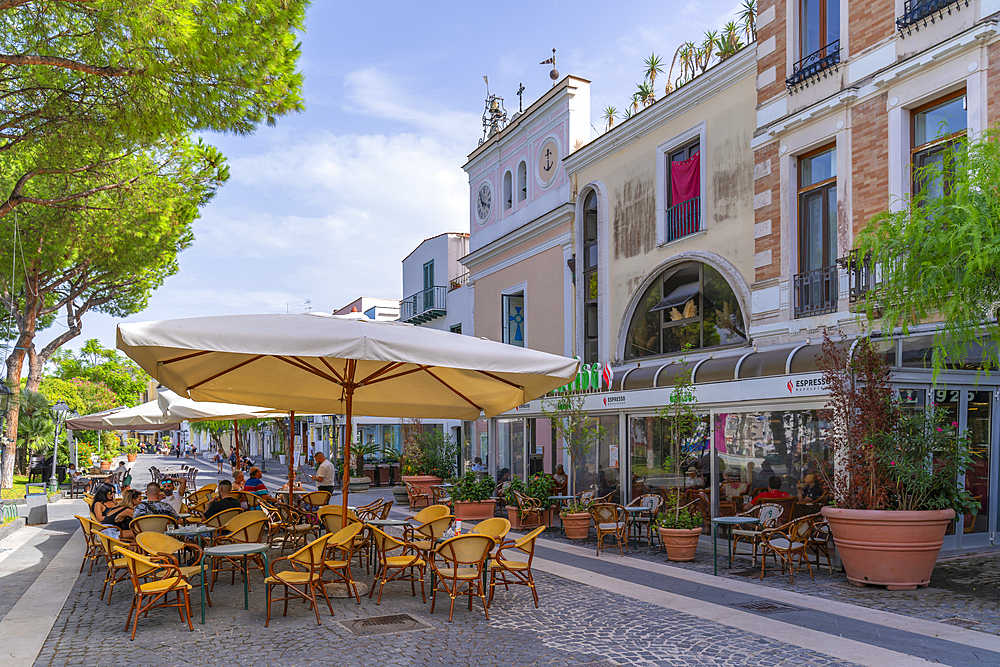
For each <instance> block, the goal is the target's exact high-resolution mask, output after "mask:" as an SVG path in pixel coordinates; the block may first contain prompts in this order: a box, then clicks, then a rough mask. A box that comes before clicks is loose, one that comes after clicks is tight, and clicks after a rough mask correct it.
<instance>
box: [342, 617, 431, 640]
mask: <svg viewBox="0 0 1000 667" xmlns="http://www.w3.org/2000/svg"><path fill="white" fill-rule="evenodd" d="M338 622H339V623H340V625H341V626H342V627H343V628H344V629H346V630H349V631H350V632H352V633H353V634H355V635H357V636H359V637H367V636H369V635H386V634H392V633H394V632H412V631H414V630H429V629H430V628H431V627H432V626H431V625H430V624H429V623H425V622H424V621H421V620H419V619H416V618H413V617H412V616H410V615H409V614H393V615H391V616H372V617H370V618H355V619H351V620H349V621H338Z"/></svg>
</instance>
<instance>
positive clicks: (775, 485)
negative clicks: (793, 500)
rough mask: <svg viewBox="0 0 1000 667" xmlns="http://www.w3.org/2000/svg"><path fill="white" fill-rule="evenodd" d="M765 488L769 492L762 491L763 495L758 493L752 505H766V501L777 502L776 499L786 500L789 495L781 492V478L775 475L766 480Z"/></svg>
mask: <svg viewBox="0 0 1000 667" xmlns="http://www.w3.org/2000/svg"><path fill="white" fill-rule="evenodd" d="M767 487H768V489H770V490H769V491H764V492H763V493H758V494H757V495H756V496H755V497H754V499H753V502H752V504H753V505H756V504H757V503H766V502H767V501H768V500H777V499H778V498H788V497H789V495H788V494H787V493H785V492H784V491H782V490H781V478H780V477H778V476H777V475H771V478H770V479H769V480H767Z"/></svg>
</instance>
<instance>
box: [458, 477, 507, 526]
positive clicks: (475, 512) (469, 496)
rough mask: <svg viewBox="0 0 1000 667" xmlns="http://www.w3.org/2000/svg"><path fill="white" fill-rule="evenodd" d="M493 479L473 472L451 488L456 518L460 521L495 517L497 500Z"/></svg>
mask: <svg viewBox="0 0 1000 667" xmlns="http://www.w3.org/2000/svg"><path fill="white" fill-rule="evenodd" d="M493 490H494V484H493V478H492V477H490V476H489V475H482V476H480V475H477V474H476V473H474V472H472V471H471V470H470V471H468V472H466V473H465V476H464V477H462V478H460V479H459V480H458V481H457V482H455V485H454V486H452V487H451V499H452V500H453V501H454V502H455V518H456V519H460V520H479V519H489V518H490V517H492V516H493V508H494V507H495V506H496V499H495V498H494V497H493Z"/></svg>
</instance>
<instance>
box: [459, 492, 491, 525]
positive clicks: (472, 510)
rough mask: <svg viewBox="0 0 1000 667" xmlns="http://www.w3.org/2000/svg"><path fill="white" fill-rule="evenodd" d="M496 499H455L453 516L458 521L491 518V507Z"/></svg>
mask: <svg viewBox="0 0 1000 667" xmlns="http://www.w3.org/2000/svg"><path fill="white" fill-rule="evenodd" d="M496 503H497V501H496V500H493V499H492V498H491V499H490V500H457V501H455V518H456V519H458V520H460V521H482V520H483V519H491V518H493V508H494V507H495V506H496Z"/></svg>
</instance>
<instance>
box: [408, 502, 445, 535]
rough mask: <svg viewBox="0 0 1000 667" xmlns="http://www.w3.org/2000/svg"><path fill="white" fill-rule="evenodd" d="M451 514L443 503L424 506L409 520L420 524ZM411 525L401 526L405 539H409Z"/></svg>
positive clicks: (411, 532) (411, 529) (411, 530)
mask: <svg viewBox="0 0 1000 667" xmlns="http://www.w3.org/2000/svg"><path fill="white" fill-rule="evenodd" d="M449 514H451V510H450V509H448V507H447V506H445V505H431V506H430V507H425V508H424V509H422V510H420V511H419V512H417V513H416V514H414V515H413V516H412V517H410V520H411V521H413V523H415V524H416V525H418V526H420V525H422V524H425V523H427V522H428V521H433V520H434V519H440V518H441V517H443V516H448V515H449ZM412 534H413V526H403V535H404V536H406V539H410V538H411V537H412V536H413V535H412Z"/></svg>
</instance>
